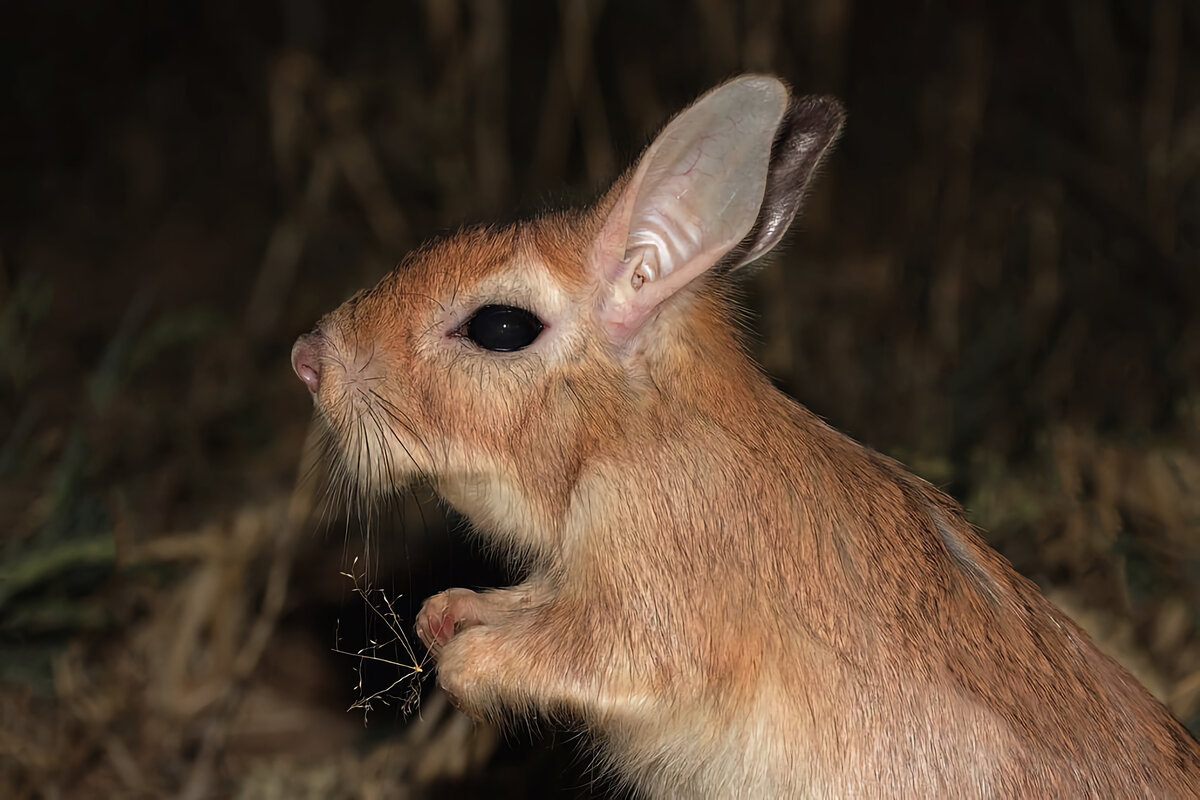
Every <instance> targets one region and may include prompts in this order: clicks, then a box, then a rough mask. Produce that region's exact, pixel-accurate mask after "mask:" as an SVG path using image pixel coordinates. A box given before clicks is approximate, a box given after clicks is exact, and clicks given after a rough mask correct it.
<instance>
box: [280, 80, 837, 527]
mask: <svg viewBox="0 0 1200 800" xmlns="http://www.w3.org/2000/svg"><path fill="white" fill-rule="evenodd" d="M841 123H842V111H841V108H840V106H839V105H838V104H837V103H836V102H835V101H833V100H829V99H826V98H820V97H806V98H800V99H796V100H793V99H791V98H790V97H789V94H788V90H787V88H786V87H785V86H784V85H783V84H782V83H780V82H779V81H778V80H776V79H774V78H771V77H766V76H744V77H741V78H738V79H736V80H733V81H731V82H729V83H726V84H724V85H722V86H719V87H717V88H716V89H713V90H712V91H710V92H709V93H707V94H705V95H704V96H703V97H701V98H700V99H699V100H697V101H696V102H695V103H694V104H692V105H691V106H690V107H688V108H687V109H686V110H684V111H683V112H682V113H680V114H679V115H678V116H676V117H675V118H674V119H673V120H671V122H670V123H669V124H668V125H667V126H666V128H665V129H664V130H663V131H662V132H661V133H660V134H659V135H658V137H657V138H656V139H655V140H654V142H653V143H652V144H651V145H650V146H649V148H647V150H646V151H645V153H644V154H643V155H642V157H641V158H640V159H639V160H638V162H637V164H636V165H635V166H634V167H633V169H632V170H631V171H630V172H629V173H627V174H626V175H625V176H624V177H623V178H621V179H620V180H618V181H617V183H616V184H615V185H614V186H613V187H612V189H611V190H610V191H609V192H608V193H607V194H606V195H605V196H604V197H603V198H602V199H601V200H600V202H598V203H597V204H596V205H595V206H594V207H593V208H590V209H586V210H583V211H576V212H569V213H556V214H549V215H546V216H543V217H540V218H538V219H534V220H531V221H528V222H523V223H518V224H516V225H513V226H510V227H505V228H482V229H475V230H470V231H466V232H463V233H459V234H456V235H454V236H452V237H449V238H447V239H443V240H441V241H438V242H435V243H432V244H429V245H427V246H425V247H423V248H422V249H420V250H418V251H416V252H414V253H412V254H410V255H409V256H408V257H407V258H406V259H405V260H404V262H403V263H402V264H400V266H399V267H397V268H396V269H395V270H394V271H393V272H391V273H390V274H389V275H387V276H386V277H385V278H384V279H383V280H382V281H380V283H379V284H378V285H377V286H376V287H375V288H373V289H371V290H370V291H365V292H360V293H359V294H358V295H356V296H355V297H353V298H351V299H350V300H349V301H347V302H346V303H345V304H344V305H342V306H341V307H340V308H338V309H337V310H336V311H334V312H333V313H331V314H328V315H327V316H326V317H324V318H323V319H322V320H321V321H320V323H319V324H318V325H317V327H316V329H315V330H314V331H313V332H312V333H309V334H305V335H304V336H301V337H300V339H299V340H298V341H297V342H296V345H295V347H294V348H293V351H292V364H293V367H294V368H295V371H296V374H297V375H298V376H299V377H300V378H301V379H302V380H303V381H304V382H305V383H306V384H307V386H308V388H309V391H310V392H311V393H312V394H313V397H314V400H315V403H316V407H317V413H318V416H319V418H320V419H321V420H323V422H324V423H325V425H326V426H327V427H328V431H329V434H330V439H331V442H332V444H333V446H334V450H335V452H336V454H337V458H338V460H339V462H340V465H341V467H342V468H343V470H344V473H345V474H346V476H347V477H348V478H349V479H351V480H353V481H355V482H356V483H357V484H358V486H360V487H361V488H362V489H363V490H365V491H366V492H368V493H385V492H388V491H391V490H392V489H393V488H394V487H397V486H403V485H406V484H408V483H410V482H411V481H412V480H413V479H416V478H420V477H427V478H429V479H431V480H432V481H433V483H434V485H435V486H436V487H437V488H438V489H439V491H441V492H442V493H443V494H444V495H446V496H447V497H448V498H449V499H450V500H451V501H452V502H453V503H454V504H455V505H458V506H459V507H460V508H461V509H462V510H464V511H466V512H467V513H468V514H469V515H470V516H472V518H474V519H475V520H476V521H477V522H482V523H484V524H486V525H487V526H488V527H490V528H492V529H493V530H495V531H496V532H497V533H504V532H505V531H506V530H507V531H511V532H514V533H515V531H516V529H526V530H528V529H537V528H539V527H541V528H542V529H544V530H547V531H549V530H551V529H552V528H553V527H554V521H555V520H557V519H559V518H560V517H561V513H562V512H563V510H564V504H565V503H566V502H567V497H568V493H569V491H570V487H571V486H572V485H573V483H574V481H575V478H576V476H577V475H578V473H579V470H580V469H581V468H583V466H584V465H585V464H586V463H587V462H588V460H589V459H590V458H592V457H593V456H594V455H595V454H597V453H598V452H603V451H605V450H606V449H607V448H614V447H620V446H621V442H622V441H623V440H624V438H625V437H624V436H623V433H624V432H627V431H628V430H629V429H630V428H632V427H636V426H638V425H642V424H646V423H647V422H649V424H653V422H651V421H652V420H654V419H655V418H656V417H658V416H661V414H662V413H663V412H662V410H661V409H660V408H659V407H658V405H661V404H662V403H664V402H666V403H670V402H671V397H670V395H671V393H672V392H675V391H680V390H681V389H680V387H681V386H685V385H686V382H687V376H688V374H689V371H690V366H689V365H692V364H695V363H697V359H700V360H704V361H706V362H711V360H713V359H717V360H720V359H733V360H737V359H739V358H741V356H740V350H739V348H738V345H737V344H736V341H735V335H734V332H733V331H732V326H731V324H730V321H729V319H728V312H729V308H728V303H727V301H726V300H725V295H726V292H725V291H724V288H725V287H726V286H727V276H728V275H729V274H730V273H731V272H732V271H733V270H735V269H737V268H738V267H740V266H742V265H744V264H747V263H749V262H751V261H753V260H755V259H757V258H758V257H759V256H761V255H763V254H764V253H766V252H767V251H769V250H770V249H771V248H772V247H774V246H775V245H776V244H777V243H778V242H779V240H780V239H781V238H782V237H783V235H784V233H785V232H786V231H787V229H788V227H789V225H790V224H791V222H792V219H793V218H794V216H795V214H796V211H797V209H798V208H799V205H800V202H801V200H802V198H803V196H804V193H805V190H806V188H807V186H808V183H809V180H810V178H811V177H812V174H813V172H814V170H815V168H816V166H817V164H818V163H819V162H820V160H821V158H822V156H823V155H824V154H825V153H826V151H827V150H828V149H829V147H830V145H831V144H832V142H833V141H834V139H835V138H836V136H837V133H838V131H839V129H840V127H841ZM736 367H737V364H732V365H731V369H732V370H733V372H735V373H736V372H737V369H736ZM713 388H715V387H713ZM688 390H689V391H695V387H692V388H691V389H688ZM626 455H627V456H628V457H630V458H636V457H637V456H636V453H627V454H626Z"/></svg>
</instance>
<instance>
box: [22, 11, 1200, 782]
mask: <svg viewBox="0 0 1200 800" xmlns="http://www.w3.org/2000/svg"><path fill="white" fill-rule="evenodd" d="M745 70H769V71H772V72H776V73H778V74H780V75H781V76H783V77H785V78H786V79H788V80H789V81H790V82H791V83H792V84H793V85H794V86H795V87H796V89H797V90H798V91H800V92H823V93H830V94H834V95H837V96H838V97H840V98H842V99H843V101H844V102H845V104H846V106H847V108H848V110H849V120H848V126H847V129H846V133H845V136H844V138H843V140H842V142H841V145H840V146H839V148H838V150H837V151H836V153H834V155H833V157H832V159H831V160H830V161H829V162H828V164H827V166H826V168H825V170H824V173H823V175H822V176H821V177H820V178H819V180H818V182H817V186H816V191H815V193H814V195H813V196H812V198H811V199H810V202H809V204H808V206H807V209H806V210H805V211H804V212H803V219H802V220H801V221H800V222H799V224H798V225H797V230H796V232H795V233H794V235H793V236H792V237H791V239H790V242H789V246H788V247H787V248H786V250H785V252H784V253H783V255H782V256H780V257H778V258H776V259H775V260H774V261H773V262H772V263H770V264H769V265H767V266H766V267H764V268H763V269H761V270H760V271H758V273H757V274H756V275H755V276H754V277H753V279H752V280H750V281H749V283H748V284H747V293H748V299H749V301H750V304H751V306H752V308H753V312H754V313H753V317H752V321H753V326H754V328H755V330H756V331H757V334H758V335H757V340H756V348H757V351H758V355H759V357H760V358H761V360H762V361H763V363H764V364H765V365H766V366H767V368H768V369H769V370H770V371H771V373H772V374H773V375H774V376H776V377H777V379H778V381H779V383H780V384H781V385H782V386H783V387H784V388H786V389H787V390H788V391H790V392H791V393H793V394H794V395H795V396H796V397H798V398H799V399H800V400H801V401H802V402H804V403H806V404H807V405H809V406H810V407H811V408H813V409H814V410H815V411H816V412H817V413H819V414H821V415H823V416H824V417H826V418H828V419H829V420H830V421H831V422H832V423H833V424H834V425H836V426H837V427H839V428H841V429H843V430H845V431H847V432H848V433H850V434H851V435H853V436H855V437H856V438H858V439H860V440H862V441H864V442H866V443H868V444H870V445H871V446H873V447H876V448H878V449H881V450H883V451H885V452H887V453H890V454H892V455H894V456H896V457H898V458H900V459H902V460H903V461H905V462H906V463H908V464H909V465H911V467H912V468H913V469H914V470H915V471H917V472H918V473H920V474H921V475H923V476H924V477H926V478H928V479H929V480H931V481H933V482H934V483H936V484H939V485H941V486H944V487H945V488H946V489H947V490H948V491H950V492H951V493H953V494H954V495H955V496H956V497H957V498H958V499H960V500H961V501H962V502H963V503H964V504H965V505H966V506H967V507H968V508H969V509H970V513H971V515H972V518H973V520H974V521H975V522H977V523H978V524H979V525H981V526H983V527H984V528H985V529H986V530H987V537H988V539H989V541H990V542H991V543H992V544H993V545H994V546H996V547H997V548H998V549H1000V550H1001V551H1002V552H1003V553H1004V554H1005V555H1007V556H1008V557H1009V558H1010V559H1011V560H1012V561H1013V562H1014V564H1015V565H1016V566H1017V567H1018V568H1019V569H1020V570H1022V571H1023V572H1024V573H1025V574H1027V575H1029V576H1031V577H1033V578H1034V579H1036V580H1037V581H1038V582H1039V583H1040V584H1041V585H1042V586H1043V587H1044V588H1045V589H1046V591H1047V593H1048V594H1049V595H1050V596H1051V597H1052V599H1054V600H1055V601H1056V602H1058V603H1059V604H1060V605H1062V606H1063V607H1064V608H1066V609H1067V610H1068V611H1069V612H1070V613H1071V614H1072V615H1073V616H1074V617H1075V618H1076V619H1077V620H1079V621H1080V622H1081V623H1082V624H1083V625H1084V626H1085V627H1086V628H1087V629H1088V630H1089V631H1091V633H1092V634H1093V636H1094V637H1095V638H1096V639H1097V641H1098V642H1099V643H1100V644H1101V645H1102V647H1104V648H1105V649H1106V650H1108V651H1109V652H1111V653H1113V654H1114V655H1116V656H1117V657H1118V658H1120V659H1121V660H1122V661H1123V662H1124V663H1125V664H1126V665H1127V666H1129V667H1130V668H1131V669H1132V670H1133V671H1134V672H1135V673H1136V674H1137V675H1138V676H1139V678H1140V679H1141V680H1142V681H1144V682H1145V683H1146V684H1147V685H1148V686H1149V687H1150V688H1151V689H1152V690H1153V691H1154V692H1155V693H1156V694H1157V695H1158V696H1159V697H1161V698H1162V699H1163V700H1164V701H1165V702H1166V703H1167V704H1168V705H1169V706H1170V707H1171V709H1172V710H1173V712H1174V713H1175V714H1176V716H1178V717H1179V718H1180V719H1181V720H1183V721H1184V722H1185V723H1186V724H1188V725H1190V726H1191V728H1192V730H1193V731H1196V730H1200V629H1198V624H1200V431H1198V429H1200V314H1198V313H1197V312H1198V311H1200V181H1198V180H1197V176H1198V174H1200V5H1197V4H1196V3H1191V2H1186V0H1145V2H1134V1H1133V0H1131V1H1130V2H1115V1H1114V0H1108V1H1104V0H1064V2H1059V3H1043V2H1039V0H1010V2H1006V3H1003V4H1000V3H994V4H979V3H936V2H929V1H928V0H925V1H923V2H917V1H915V0H900V1H899V2H897V1H896V0H811V1H810V2H784V1H783V0H746V1H745V2H741V3H737V2H731V1H730V0H690V1H689V0H679V1H678V2H672V3H649V2H638V1H636V0H608V1H607V2H604V0H558V2H547V1H546V0H539V1H537V2H533V1H530V0H523V1H522V2H513V1H512V0H444V1H439V0H427V1H426V2H416V1H415V0H390V1H389V2H382V1H380V2H345V3H333V2H327V0H276V2H270V3H245V2H241V0H178V1H177V2H171V3H135V2H109V3H68V2H65V1H64V0H42V1H41V2H34V0H12V1H10V2H8V3H6V4H5V5H4V7H3V10H0V181H2V183H0V188H2V191H0V794H3V795H4V796H5V797H11V798H33V797H47V798H53V797H64V798H65V797H180V798H203V797H242V798H274V797H279V798H284V797H286V798H342V797H345V798H360V797H361V798H374V797H484V796H489V797H532V796H552V797H591V796H599V795H602V794H603V792H604V789H605V787H604V785H603V783H601V782H599V781H598V780H597V778H596V776H595V775H594V774H593V773H592V772H591V771H590V770H589V761H588V754H587V753H586V751H585V750H582V749H577V746H576V742H575V738H576V737H575V736H573V735H571V734H570V733H566V734H564V733H552V732H551V733H536V732H528V733H527V732H524V731H519V730H518V731H516V732H514V733H512V734H510V735H509V736H508V737H507V738H504V737H501V736H499V735H497V734H496V733H495V732H494V731H491V730H488V729H484V728H476V727H474V726H472V725H471V724H470V723H469V722H467V721H466V720H465V719H464V718H462V717H460V716H458V715H457V714H456V713H455V712H452V711H450V710H449V709H448V708H447V707H446V704H445V702H444V700H443V699H442V698H440V697H439V696H438V695H437V694H436V693H435V692H434V691H432V688H431V686H430V684H431V681H429V680H428V673H427V672H421V673H415V674H414V670H413V667H419V666H421V663H420V659H421V656H422V652H423V651H422V650H421V649H420V647H419V645H417V647H416V653H415V654H410V653H409V652H408V651H407V650H406V648H405V642H404V635H406V634H407V633H408V631H410V630H411V624H412V619H413V616H414V614H415V611H416V609H417V608H418V607H419V604H420V601H421V599H423V597H425V596H426V595H428V594H430V593H432V592H434V591H437V590H440V589H442V588H446V587H448V586H451V585H463V584H465V585H468V586H471V585H494V584H496V583H500V582H503V581H505V580H508V579H509V577H510V576H506V575H505V574H504V571H503V566H502V565H496V564H491V563H488V562H487V561H486V560H484V559H483V558H481V557H480V556H478V555H477V554H476V552H475V551H474V549H473V548H472V547H471V546H470V545H469V544H466V543H464V537H463V536H462V535H461V533H462V532H461V525H460V524H459V523H458V522H456V521H454V520H450V521H449V523H447V521H446V519H445V516H444V514H443V512H442V511H441V510H440V509H439V508H438V507H437V506H436V505H435V504H433V503H431V502H430V501H429V499H428V498H427V497H424V496H423V495H422V493H421V492H419V491H418V492H416V493H414V494H413V495H412V496H411V497H408V498H405V499H403V500H398V501H397V502H396V503H394V504H392V505H391V506H389V507H388V508H383V509H376V510H375V511H374V512H373V513H371V514H370V515H366V514H361V513H360V514H354V513H347V512H346V510H344V509H341V508H338V507H336V506H331V505H330V504H328V503H326V502H324V501H323V500H322V499H321V498H320V497H318V498H316V500H315V506H314V507H312V508H310V505H312V504H311V503H310V502H309V500H308V499H307V495H305V493H303V492H302V493H301V494H299V495H296V496H294V495H293V485H294V484H295V481H296V478H297V475H298V474H300V473H301V471H302V468H301V454H302V450H303V443H304V441H305V436H306V430H307V425H308V421H309V418H310V414H311V403H310V400H309V398H308V395H307V392H305V390H304V388H303V386H302V385H301V384H300V383H299V382H298V381H297V380H296V379H295V378H294V376H293V375H292V373H291V369H290V366H289V363H288V352H289V349H290V347H291V343H292V341H293V339H294V338H295V336H296V335H297V334H299V333H301V332H303V331H305V330H307V329H308V328H309V327H310V326H311V325H312V324H313V322H314V321H315V320H316V319H317V317H318V316H320V314H322V313H323V312H325V311H327V310H329V309H332V308H333V307H334V306H336V305H337V304H338V303H339V302H340V301H341V300H342V299H344V298H345V297H347V296H348V295H349V294H350V293H352V292H353V291H355V290H356V289H358V288H360V287H363V286H367V285H370V284H372V283H373V282H374V281H376V280H377V279H378V278H379V277H380V276H381V275H382V274H383V273H384V272H386V271H387V270H388V269H389V268H390V267H391V266H392V265H393V264H395V263H396V262H397V261H398V260H399V259H400V257H401V256H402V255H403V254H404V253H405V252H406V251H407V250H408V249H409V248H411V247H413V246H415V245H416V244H418V243H419V242H421V241H422V240H423V239H425V238H427V237H429V236H431V235H436V234H439V233H445V232H448V231H452V230H454V229H455V228H456V227H458V226H459V225H461V224H464V223H470V222H476V221H482V220H489V219H495V218H497V217H500V218H512V217H513V216H515V215H519V214H522V213H528V212H530V211H533V210H535V209H537V208H539V207H542V206H544V205H546V204H563V203H575V202H587V201H588V200H589V199H590V198H591V197H593V196H594V194H595V193H596V192H597V191H598V190H600V189H602V188H603V187H604V186H605V185H606V182H607V181H608V180H610V179H611V178H612V177H613V176H614V175H615V174H616V173H617V172H618V171H619V170H620V169H622V168H623V167H624V166H626V165H627V164H628V163H630V161H631V160H632V158H633V157H634V156H635V155H636V154H637V152H638V150H639V148H640V147H641V146H643V145H644V144H645V143H646V142H647V141H648V137H649V136H650V135H652V133H653V132H654V130H655V129H656V127H657V126H659V125H660V124H661V123H662V122H663V121H664V120H665V119H666V118H667V117H668V116H669V115H670V114H671V113H673V112H674V111H676V110H678V109H679V108H681V107H682V106H683V105H685V104H686V103H687V102H689V101H690V100H691V99H692V98H693V97H695V96H696V95H697V94H699V93H700V92H702V91H704V90H705V89H707V88H709V87H710V86H712V85H714V84H716V83H717V82H719V81H721V80H723V79H724V78H726V77H728V76H730V75H733V74H736V73H737V72H740V71H745ZM316 472H317V473H319V469H318V470H316ZM316 477H317V478H318V480H317V481H316V483H317V484H319V483H320V481H319V474H318V475H317V476H316ZM297 498H298V499H297ZM448 527H449V530H448ZM409 638H411V636H410V637H409ZM422 692H423V695H424V696H423V698H422V699H421V700H420V710H419V712H412V706H413V703H414V702H416V699H417V697H418V695H420V694H421V693H422ZM410 712H412V713H410Z"/></svg>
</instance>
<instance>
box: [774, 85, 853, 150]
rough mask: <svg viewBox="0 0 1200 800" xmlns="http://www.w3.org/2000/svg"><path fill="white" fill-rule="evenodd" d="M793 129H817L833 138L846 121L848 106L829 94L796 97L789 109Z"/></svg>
mask: <svg viewBox="0 0 1200 800" xmlns="http://www.w3.org/2000/svg"><path fill="white" fill-rule="evenodd" d="M788 116H789V117H790V118H791V119H790V122H791V125H789V127H791V128H793V129H806V130H814V129H815V130H817V131H821V132H822V133H824V134H825V135H826V136H828V137H829V138H830V139H833V138H834V137H836V136H837V135H838V132H839V131H841V129H842V125H843V124H845V122H846V108H845V106H843V105H842V103H841V101H840V100H838V99H837V98H835V97H830V96H828V95H818V94H810V95H806V96H804V97H799V98H796V99H795V100H794V101H793V102H792V107H791V108H790V109H788Z"/></svg>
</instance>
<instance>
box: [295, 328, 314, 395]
mask: <svg viewBox="0 0 1200 800" xmlns="http://www.w3.org/2000/svg"><path fill="white" fill-rule="evenodd" d="M319 342H320V334H315V333H306V334H304V335H303V336H301V337H300V338H299V339H297V340H296V343H295V344H294V345H292V369H293V370H295V371H296V377H298V378H299V379H300V380H302V381H304V385H305V386H307V387H308V391H309V392H311V393H312V394H316V393H317V389H320V388H321V357H320V350H319Z"/></svg>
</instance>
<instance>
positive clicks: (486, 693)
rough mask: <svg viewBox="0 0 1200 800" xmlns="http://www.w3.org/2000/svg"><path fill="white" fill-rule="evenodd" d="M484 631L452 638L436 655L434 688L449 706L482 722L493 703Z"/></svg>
mask: <svg viewBox="0 0 1200 800" xmlns="http://www.w3.org/2000/svg"><path fill="white" fill-rule="evenodd" d="M488 633H489V632H488V629H487V628H485V627H482V626H476V627H473V628H472V629H470V630H467V631H464V632H463V633H461V634H459V635H457V636H453V637H452V638H453V641H451V642H448V643H447V644H446V646H445V648H444V649H442V650H441V651H440V653H439V655H438V665H437V685H438V688H440V689H441V690H442V691H443V692H445V694H446V697H447V698H448V699H449V700H450V704H451V705H453V706H454V707H455V708H457V709H458V710H459V711H461V712H462V713H464V714H466V715H467V716H468V717H471V718H472V719H474V720H476V721H477V722H483V721H485V720H486V719H487V718H488V713H487V712H488V710H489V709H492V708H493V707H494V706H495V704H496V701H497V699H498V698H497V697H496V687H495V686H494V685H493V684H494V681H495V678H496V677H497V676H496V675H495V674H493V673H494V666H495V665H489V664H488V660H489V659H488V657H487V654H488V651H489V647H488V645H487V643H486V641H485V640H487V639H488Z"/></svg>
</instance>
